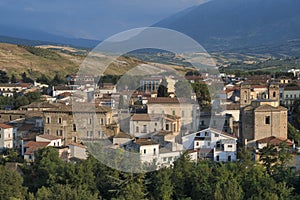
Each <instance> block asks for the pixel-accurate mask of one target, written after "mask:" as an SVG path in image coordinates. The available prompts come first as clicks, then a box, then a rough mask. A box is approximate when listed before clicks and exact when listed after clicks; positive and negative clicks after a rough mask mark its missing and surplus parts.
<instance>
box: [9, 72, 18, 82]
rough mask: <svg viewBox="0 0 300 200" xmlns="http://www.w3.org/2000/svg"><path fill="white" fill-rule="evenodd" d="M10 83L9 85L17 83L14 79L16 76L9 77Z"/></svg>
mask: <svg viewBox="0 0 300 200" xmlns="http://www.w3.org/2000/svg"><path fill="white" fill-rule="evenodd" d="M10 82H11V83H17V79H16V76H15V75H14V74H12V75H11V78H10Z"/></svg>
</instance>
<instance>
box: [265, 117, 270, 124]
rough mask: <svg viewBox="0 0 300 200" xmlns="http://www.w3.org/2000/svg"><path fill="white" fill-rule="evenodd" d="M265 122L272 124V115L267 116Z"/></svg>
mask: <svg viewBox="0 0 300 200" xmlns="http://www.w3.org/2000/svg"><path fill="white" fill-rule="evenodd" d="M265 124H270V116H266V119H265Z"/></svg>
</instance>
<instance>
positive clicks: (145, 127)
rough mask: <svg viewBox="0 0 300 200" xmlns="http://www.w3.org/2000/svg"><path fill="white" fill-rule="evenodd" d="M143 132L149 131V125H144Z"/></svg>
mask: <svg viewBox="0 0 300 200" xmlns="http://www.w3.org/2000/svg"><path fill="white" fill-rule="evenodd" d="M143 132H144V133H147V125H144V126H143Z"/></svg>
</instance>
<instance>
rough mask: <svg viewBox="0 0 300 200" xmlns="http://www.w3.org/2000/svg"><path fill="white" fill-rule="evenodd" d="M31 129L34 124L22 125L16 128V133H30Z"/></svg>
mask: <svg viewBox="0 0 300 200" xmlns="http://www.w3.org/2000/svg"><path fill="white" fill-rule="evenodd" d="M33 127H35V125H34V124H23V125H22V126H20V127H19V128H18V131H30V130H31V129H32V128H33Z"/></svg>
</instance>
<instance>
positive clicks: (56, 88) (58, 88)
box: [54, 85, 73, 90]
mask: <svg viewBox="0 0 300 200" xmlns="http://www.w3.org/2000/svg"><path fill="white" fill-rule="evenodd" d="M54 90H73V88H72V87H70V86H66V85H58V86H54Z"/></svg>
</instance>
